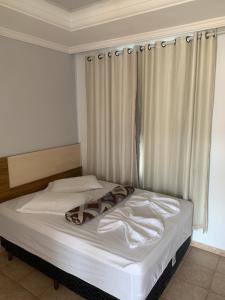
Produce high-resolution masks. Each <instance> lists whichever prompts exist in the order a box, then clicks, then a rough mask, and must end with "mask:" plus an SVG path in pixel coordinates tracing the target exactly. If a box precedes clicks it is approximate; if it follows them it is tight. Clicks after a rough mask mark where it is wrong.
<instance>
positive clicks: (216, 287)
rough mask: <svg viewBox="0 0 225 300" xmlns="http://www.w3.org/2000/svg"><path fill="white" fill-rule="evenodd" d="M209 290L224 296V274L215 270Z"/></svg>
mask: <svg viewBox="0 0 225 300" xmlns="http://www.w3.org/2000/svg"><path fill="white" fill-rule="evenodd" d="M211 290H212V291H213V292H215V293H216V294H219V295H221V296H223V297H224V296H225V275H224V274H222V273H219V272H216V273H215V275H214V278H213V282H212V286H211Z"/></svg>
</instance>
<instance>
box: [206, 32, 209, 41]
mask: <svg viewBox="0 0 225 300" xmlns="http://www.w3.org/2000/svg"><path fill="white" fill-rule="evenodd" d="M205 38H206V39H207V40H208V39H209V32H208V31H206V33H205Z"/></svg>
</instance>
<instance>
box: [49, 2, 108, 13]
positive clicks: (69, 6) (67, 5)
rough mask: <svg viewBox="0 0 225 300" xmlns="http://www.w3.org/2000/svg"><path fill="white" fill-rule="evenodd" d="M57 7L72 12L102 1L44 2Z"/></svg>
mask: <svg viewBox="0 0 225 300" xmlns="http://www.w3.org/2000/svg"><path fill="white" fill-rule="evenodd" d="M46 1H47V2H50V3H52V4H54V5H56V6H58V7H61V8H63V9H65V10H67V11H74V10H76V9H79V8H81V7H84V6H87V5H90V4H93V3H96V2H99V1H102V0H46Z"/></svg>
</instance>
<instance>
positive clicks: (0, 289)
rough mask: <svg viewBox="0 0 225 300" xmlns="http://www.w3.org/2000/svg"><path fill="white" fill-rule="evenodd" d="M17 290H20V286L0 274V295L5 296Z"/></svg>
mask: <svg viewBox="0 0 225 300" xmlns="http://www.w3.org/2000/svg"><path fill="white" fill-rule="evenodd" d="M17 288H19V289H20V286H19V285H18V284H17V283H16V282H14V281H13V280H11V279H10V278H8V277H7V276H5V275H3V274H1V273H0V295H7V294H8V293H10V292H12V291H14V290H16V289H17Z"/></svg>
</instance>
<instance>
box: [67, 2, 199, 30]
mask: <svg viewBox="0 0 225 300" xmlns="http://www.w3.org/2000/svg"><path fill="white" fill-rule="evenodd" d="M193 1H196V0H120V1H115V0H111V1H107V2H99V3H94V4H92V5H89V6H87V7H84V8H81V9H79V10H76V11H74V12H72V14H71V16H70V28H71V31H76V30H80V29H83V28H88V27H93V26H96V25H101V24H105V23H109V22H113V21H117V20H121V19H124V18H128V17H132V16H136V15H140V14H144V13H147V12H151V11H155V10H160V9H165V8H168V7H172V6H177V5H181V4H184V3H188V2H193Z"/></svg>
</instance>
